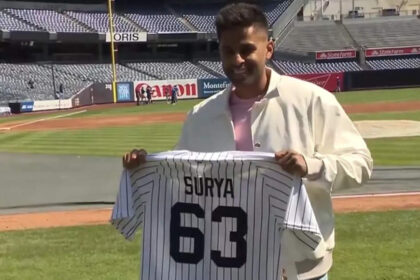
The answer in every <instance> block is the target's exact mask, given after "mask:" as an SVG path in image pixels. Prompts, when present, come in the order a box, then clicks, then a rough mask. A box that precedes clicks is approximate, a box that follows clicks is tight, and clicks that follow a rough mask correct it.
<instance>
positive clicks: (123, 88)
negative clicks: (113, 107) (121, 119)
mask: <svg viewBox="0 0 420 280" xmlns="http://www.w3.org/2000/svg"><path fill="white" fill-rule="evenodd" d="M130 101H134V91H133V83H129V82H127V83H117V102H130Z"/></svg>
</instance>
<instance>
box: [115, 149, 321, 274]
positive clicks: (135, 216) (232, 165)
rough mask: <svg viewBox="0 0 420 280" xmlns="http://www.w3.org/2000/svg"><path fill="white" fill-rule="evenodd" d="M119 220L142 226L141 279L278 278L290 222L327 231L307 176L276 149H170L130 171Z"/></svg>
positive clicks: (303, 233)
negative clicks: (285, 165) (279, 159)
mask: <svg viewBox="0 0 420 280" xmlns="http://www.w3.org/2000/svg"><path fill="white" fill-rule="evenodd" d="M111 222H112V224H113V225H114V226H115V227H116V228H117V229H118V230H119V231H120V232H121V233H122V234H123V235H124V236H125V237H126V238H127V239H131V238H133V237H134V234H135V232H136V230H137V229H138V228H140V227H142V228H143V235H142V237H143V240H142V263H141V279H143V280H158V279H159V280H190V279H194V280H196V279H203V280H207V279H208V280H216V279H217V280H231V279H232V280H233V279H235V280H236V279H249V280H251V279H273V280H274V279H279V277H280V276H279V275H280V271H279V270H280V266H279V264H280V262H281V260H280V250H281V246H280V240H281V235H282V232H283V230H284V229H286V228H287V229H289V230H292V231H293V234H295V235H296V237H297V238H298V240H300V241H301V242H302V243H303V244H305V245H307V246H309V247H311V248H315V247H316V246H317V244H318V242H319V241H320V233H319V229H318V225H317V223H316V219H315V216H314V214H313V212H312V207H311V204H310V203H309V199H308V196H307V194H306V190H305V188H304V187H303V186H302V182H301V180H300V179H298V178H296V177H294V176H291V175H290V174H288V173H286V172H284V171H282V170H281V169H280V168H279V166H278V165H277V164H276V163H275V162H274V157H273V155H272V154H266V153H255V152H221V153H193V152H187V151H174V152H166V153H160V154H155V155H151V156H148V158H147V163H146V164H144V165H142V166H141V167H139V168H137V169H134V170H130V171H126V170H125V171H124V172H123V174H122V176H121V182H120V189H119V193H118V196H117V200H116V203H115V205H114V208H113V212H112V217H111Z"/></svg>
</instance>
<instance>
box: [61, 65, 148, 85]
mask: <svg viewBox="0 0 420 280" xmlns="http://www.w3.org/2000/svg"><path fill="white" fill-rule="evenodd" d="M55 67H56V69H57V70H58V71H60V72H63V73H68V74H71V75H73V76H74V77H78V78H79V79H81V80H85V81H92V82H102V83H107V82H110V81H111V77H112V68H111V64H108V63H96V64H57V65H55ZM116 72H117V81H119V82H126V81H138V80H150V79H154V77H152V76H149V75H147V74H144V73H140V72H138V71H135V70H133V69H130V68H128V67H125V66H124V65H121V64H117V65H116Z"/></svg>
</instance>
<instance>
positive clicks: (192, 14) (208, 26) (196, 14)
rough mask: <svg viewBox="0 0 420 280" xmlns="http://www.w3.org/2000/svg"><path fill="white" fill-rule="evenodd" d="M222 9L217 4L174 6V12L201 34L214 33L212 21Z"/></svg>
mask: <svg viewBox="0 0 420 280" xmlns="http://www.w3.org/2000/svg"><path fill="white" fill-rule="evenodd" d="M221 7H222V5H218V4H211V5H210V4H207V5H192V6H189V7H185V6H174V10H175V11H176V12H177V13H178V14H180V15H182V17H183V18H185V19H186V20H187V21H188V22H189V23H191V24H192V25H193V26H194V27H196V28H197V29H198V30H199V31H201V32H213V33H214V32H216V28H215V26H214V21H215V20H216V13H217V11H218V10H219V9H220V8H221Z"/></svg>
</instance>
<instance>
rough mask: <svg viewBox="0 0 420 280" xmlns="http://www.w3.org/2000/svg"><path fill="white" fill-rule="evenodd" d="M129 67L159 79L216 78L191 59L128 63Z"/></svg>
mask: <svg viewBox="0 0 420 280" xmlns="http://www.w3.org/2000/svg"><path fill="white" fill-rule="evenodd" d="M126 65H127V66H128V67H131V68H133V69H137V70H139V71H142V72H145V73H149V74H150V75H152V76H155V77H157V78H159V79H196V78H216V77H215V76H214V75H212V74H210V73H208V72H206V71H204V70H203V69H201V68H200V67H198V66H197V65H194V64H193V63H191V62H189V61H178V62H139V63H127V64H126Z"/></svg>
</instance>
